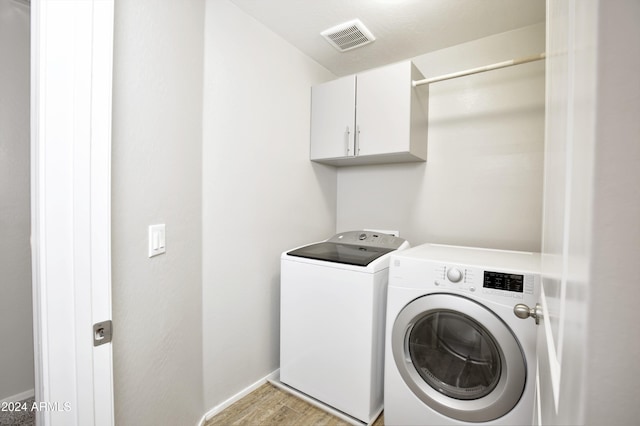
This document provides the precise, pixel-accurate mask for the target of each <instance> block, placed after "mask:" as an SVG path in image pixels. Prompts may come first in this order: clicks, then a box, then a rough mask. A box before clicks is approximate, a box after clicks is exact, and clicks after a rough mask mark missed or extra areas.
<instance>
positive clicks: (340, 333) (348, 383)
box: [280, 231, 409, 424]
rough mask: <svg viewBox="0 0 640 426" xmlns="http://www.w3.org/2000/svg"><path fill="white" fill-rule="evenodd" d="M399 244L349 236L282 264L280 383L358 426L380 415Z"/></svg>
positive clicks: (296, 253) (361, 234)
mask: <svg viewBox="0 0 640 426" xmlns="http://www.w3.org/2000/svg"><path fill="white" fill-rule="evenodd" d="M407 247H409V243H408V242H407V241H405V240H404V239H402V238H399V237H395V236H392V235H387V234H383V233H379V232H371V231H350V232H344V233H340V234H337V235H335V236H333V237H331V238H329V239H328V240H326V241H323V242H319V243H315V244H311V245H308V246H304V247H300V248H298V249H294V250H291V251H288V252H285V253H283V254H282V257H281V307H280V381H281V382H282V383H284V384H285V385H287V386H289V387H290V388H293V389H294V390H297V391H298V392H302V393H304V394H306V395H308V396H310V397H312V398H314V399H315V400H317V401H319V402H320V403H322V404H323V405H327V406H329V407H327V408H333V409H336V410H339V411H340V412H342V413H345V414H346V415H348V416H350V417H352V418H354V419H356V420H357V421H359V422H362V423H366V424H368V423H371V422H372V421H373V420H375V419H376V417H377V416H378V415H379V414H380V412H381V411H382V404H383V375H384V373H383V370H384V322H385V306H386V305H385V303H386V290H387V282H388V268H389V257H390V255H391V253H393V252H395V251H396V250H402V249H405V248H407Z"/></svg>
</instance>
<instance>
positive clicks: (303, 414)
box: [205, 383, 384, 426]
mask: <svg viewBox="0 0 640 426" xmlns="http://www.w3.org/2000/svg"><path fill="white" fill-rule="evenodd" d="M229 425H238V426H348V425H349V423H347V422H345V421H344V420H342V419H340V418H338V417H335V416H333V415H331V414H329V413H327V412H326V411H323V410H321V409H319V408H318V407H315V406H313V405H311V404H309V403H307V402H306V401H303V400H302V399H300V398H297V397H296V396H294V395H292V394H290V393H288V392H285V391H283V390H282V389H279V388H277V387H275V386H273V385H272V384H270V383H266V384H264V385H262V386H260V387H259V388H258V389H256V390H255V391H253V392H251V393H250V394H249V395H247V396H245V397H244V398H242V399H240V400H239V401H237V402H235V403H234V404H232V405H230V406H229V407H227V408H226V409H224V410H223V411H222V412H220V413H218V414H217V415H216V416H214V417H213V418H211V419H210V420H208V421H207V422H206V423H205V426H229ZM373 426H384V416H382V415H381V416H380V417H379V418H378V419H377V420H376V421H375V422H374V424H373Z"/></svg>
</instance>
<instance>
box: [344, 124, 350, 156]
mask: <svg viewBox="0 0 640 426" xmlns="http://www.w3.org/2000/svg"><path fill="white" fill-rule="evenodd" d="M350 134H351V132H350V131H349V126H347V130H345V132H344V140H345V145H346V147H347V156H349V151H350V149H349V135H350Z"/></svg>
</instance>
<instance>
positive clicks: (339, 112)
mask: <svg viewBox="0 0 640 426" xmlns="http://www.w3.org/2000/svg"><path fill="white" fill-rule="evenodd" d="M355 105H356V78H355V76H347V77H342V78H339V79H337V80H333V81H329V82H327V83H324V84H319V85H317V86H313V87H312V88H311V152H310V158H311V160H320V159H326V158H340V157H347V156H352V155H354V150H353V148H354V140H355V128H354V120H355Z"/></svg>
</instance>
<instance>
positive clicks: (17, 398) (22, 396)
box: [0, 389, 36, 404]
mask: <svg viewBox="0 0 640 426" xmlns="http://www.w3.org/2000/svg"><path fill="white" fill-rule="evenodd" d="M35 395H36V393H35V391H34V390H33V389H29V390H28V391H24V392H20V393H18V394H16V395H12V396H10V397H8V398H5V399H3V400H0V404H3V403H5V402H19V401H22V400H23V399H27V398H33V397H34V396H35Z"/></svg>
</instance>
